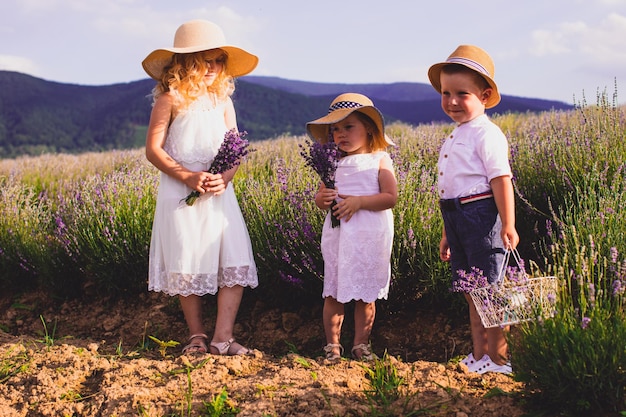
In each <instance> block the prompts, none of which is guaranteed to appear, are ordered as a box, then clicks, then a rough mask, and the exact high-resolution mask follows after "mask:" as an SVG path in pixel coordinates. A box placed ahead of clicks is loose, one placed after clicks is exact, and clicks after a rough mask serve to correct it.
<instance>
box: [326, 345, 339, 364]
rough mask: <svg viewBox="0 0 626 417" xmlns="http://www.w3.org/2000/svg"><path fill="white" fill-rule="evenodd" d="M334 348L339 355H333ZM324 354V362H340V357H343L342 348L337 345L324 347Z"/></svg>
mask: <svg viewBox="0 0 626 417" xmlns="http://www.w3.org/2000/svg"><path fill="white" fill-rule="evenodd" d="M336 348H339V354H337V353H335V349H336ZM324 352H325V353H326V360H329V361H331V362H336V361H338V360H340V359H341V355H343V346H341V345H340V344H339V343H329V344H327V345H326V346H324Z"/></svg>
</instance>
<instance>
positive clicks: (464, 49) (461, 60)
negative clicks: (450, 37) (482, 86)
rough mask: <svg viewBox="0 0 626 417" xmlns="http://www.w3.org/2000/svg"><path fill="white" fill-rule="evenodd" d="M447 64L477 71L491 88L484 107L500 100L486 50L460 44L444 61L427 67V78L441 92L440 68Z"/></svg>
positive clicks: (493, 70) (495, 103)
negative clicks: (491, 90)
mask: <svg viewBox="0 0 626 417" xmlns="http://www.w3.org/2000/svg"><path fill="white" fill-rule="evenodd" d="M449 64H459V65H463V66H466V67H467V68H470V69H472V70H474V71H476V72H477V73H479V74H480V75H481V76H482V77H483V78H484V79H485V80H486V81H487V83H489V86H490V87H491V88H492V89H493V92H492V93H491V97H489V100H488V101H487V103H486V104H485V107H486V108H488V109H490V108H492V107H495V106H496V105H497V104H498V103H499V102H500V93H499V92H498V86H497V85H496V82H495V81H494V80H493V77H494V74H495V67H494V65H493V60H492V59H491V57H490V56H489V54H488V53H487V52H485V51H484V50H483V49H481V48H479V47H478V46H474V45H461V46H459V47H458V48H456V49H455V50H454V52H452V54H450V56H449V57H448V59H447V60H446V62H440V63H438V64H435V65H433V66H431V67H430V68H429V69H428V78H429V79H430V83H431V84H432V85H433V87H435V90H437V91H438V92H439V94H441V78H440V76H441V69H442V68H443V67H444V66H446V65H449Z"/></svg>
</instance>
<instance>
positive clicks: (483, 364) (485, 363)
mask: <svg viewBox="0 0 626 417" xmlns="http://www.w3.org/2000/svg"><path fill="white" fill-rule="evenodd" d="M485 357H486V359H485ZM475 372H478V373H479V374H481V375H482V374H484V373H486V372H495V373H500V374H507V375H508V374H511V373H513V369H512V368H511V363H510V362H507V363H505V364H503V365H498V364H496V363H495V362H493V361H492V360H491V358H490V357H489V356H487V355H485V356H483V358H482V359H481V360H480V362H479V365H478V367H477V368H476V370H475Z"/></svg>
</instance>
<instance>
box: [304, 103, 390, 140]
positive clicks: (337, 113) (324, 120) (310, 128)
mask: <svg viewBox="0 0 626 417" xmlns="http://www.w3.org/2000/svg"><path fill="white" fill-rule="evenodd" d="M355 111H357V112H360V113H363V114H365V115H367V116H369V118H370V119H372V121H373V122H374V123H375V124H376V127H377V128H378V132H379V134H378V135H375V136H374V148H376V149H385V148H386V147H387V146H389V145H393V144H394V143H393V142H392V141H391V140H390V139H389V138H388V137H387V135H386V134H385V120H384V118H383V114H382V113H381V112H380V110H378V109H377V108H376V107H374V103H373V102H372V100H370V99H369V98H367V97H366V96H364V95H363V94H357V93H344V94H341V95H339V96H337V97H336V98H335V99H334V100H333V102H332V103H330V107H329V108H328V114H327V115H326V116H324V117H320V118H319V119H316V120H313V121H312V122H308V123H307V124H306V130H307V133H308V134H309V136H310V137H311V138H312V139H314V140H317V141H319V142H321V143H326V142H328V140H329V130H328V129H329V126H330V125H331V124H333V123H337V122H340V121H342V120H343V119H345V118H346V117H348V116H350V115H351V114H352V113H353V112H355Z"/></svg>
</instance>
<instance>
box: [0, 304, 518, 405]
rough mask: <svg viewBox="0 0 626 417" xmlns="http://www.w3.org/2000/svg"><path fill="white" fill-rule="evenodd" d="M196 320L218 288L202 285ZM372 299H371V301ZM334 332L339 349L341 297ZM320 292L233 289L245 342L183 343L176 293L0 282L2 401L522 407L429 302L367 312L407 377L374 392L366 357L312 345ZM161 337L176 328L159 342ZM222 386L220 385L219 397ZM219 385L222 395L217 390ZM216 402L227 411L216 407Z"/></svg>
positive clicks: (512, 389)
mask: <svg viewBox="0 0 626 417" xmlns="http://www.w3.org/2000/svg"><path fill="white" fill-rule="evenodd" d="M205 299H206V301H205V305H206V314H205V316H206V317H207V322H206V324H207V332H209V333H208V334H209V336H210V334H211V333H210V332H211V330H212V325H213V321H214V317H215V304H214V301H215V299H214V298H213V297H205ZM379 311H380V310H379ZM347 313H348V314H347V316H346V324H345V328H344V332H343V333H344V335H345V341H344V338H342V343H343V345H344V347H347V350H348V351H349V349H350V347H351V335H352V333H351V332H352V330H351V328H350V327H351V326H350V322H351V312H350V310H349V309H348V311H347ZM323 335H324V333H323V327H322V322H321V303H320V305H319V306H315V307H310V306H309V307H303V308H302V309H301V310H300V311H281V310H279V309H277V308H273V307H272V306H268V305H265V304H264V303H263V302H261V301H259V300H255V299H254V298H251V297H249V296H248V295H246V296H244V300H243V303H242V308H241V309H240V314H239V316H238V323H237V325H236V337H237V339H238V341H239V342H241V343H242V344H244V345H246V346H248V347H250V348H253V349H254V355H253V356H246V357H241V356H239V357H222V356H217V355H203V356H197V355H196V356H182V355H181V354H180V351H181V347H182V345H183V343H182V342H184V340H185V338H186V327H185V323H184V320H183V317H182V314H181V312H180V308H179V306H178V303H177V301H176V299H175V298H172V297H168V296H166V295H162V294H154V293H150V294H143V295H141V296H140V297H138V298H135V299H132V300H128V299H126V300H124V299H122V300H120V299H118V300H110V299H98V298H95V297H94V298H90V299H82V300H73V301H67V302H60V301H55V300H52V299H50V297H49V296H48V295H47V294H42V293H32V294H24V295H20V296H16V295H10V296H9V295H6V294H5V295H4V296H0V415H1V416H3V417H14V416H15V417H17V416H29V417H30V416H55V417H57V416H72V417H74V416H205V415H224V416H225V415H237V416H312V415H315V416H411V415H415V416H417V415H428V416H451V417H466V416H481V417H489V416H498V417H499V416H507V417H516V416H522V415H523V414H524V409H523V407H522V404H523V396H522V389H523V386H522V384H521V383H519V382H515V381H514V379H513V378H512V377H510V376H506V375H501V374H484V375H477V374H470V373H468V372H467V368H465V367H464V366H462V365H459V364H455V362H456V361H457V360H458V358H459V356H461V355H463V354H465V353H467V352H468V351H469V349H470V348H469V346H470V344H469V340H470V337H469V330H468V328H467V324H466V323H465V320H464V319H462V318H453V317H450V316H449V315H446V314H441V313H438V314H436V313H433V312H429V311H412V312H411V313H410V314H409V313H395V314H390V313H385V312H382V313H380V314H379V315H378V317H377V321H376V324H375V328H374V331H373V334H372V343H373V347H374V351H375V352H376V353H377V354H378V355H379V356H383V355H384V354H385V350H386V351H387V354H388V356H387V358H386V359H385V360H384V361H381V363H387V364H390V365H392V366H391V369H395V370H396V371H397V376H398V377H401V378H402V379H403V380H404V384H402V385H401V387H400V390H399V398H398V399H395V400H394V399H393V398H388V399H387V400H386V401H385V400H383V399H381V398H380V397H378V398H374V397H373V395H372V394H371V393H370V392H371V391H369V390H371V384H370V380H369V379H368V375H369V374H370V373H369V372H368V371H367V369H374V368H373V367H372V366H373V365H371V364H370V365H369V368H366V367H367V366H368V365H365V364H363V363H361V362H357V361H354V360H351V359H349V352H348V353H347V354H345V356H346V359H344V360H342V361H341V362H339V363H337V364H330V363H328V362H327V361H325V360H324V359H323V358H322V350H321V348H322V346H323V345H324V336H323ZM149 336H153V337H155V338H156V339H157V340H158V341H161V342H169V341H179V342H181V344H180V345H178V346H172V347H162V348H160V346H159V344H158V341H157V342H155V341H154V340H152V339H151V338H150V337H149ZM220 394H223V395H222V397H220ZM220 398H222V400H223V401H221V402H220V400H219V399H220ZM208 404H214V405H220V404H223V405H224V406H225V409H226V410H231V411H233V410H236V411H233V412H232V413H231V414H228V413H227V412H226V411H222V414H219V413H217V412H214V413H213V414H211V411H212V410H211V408H210V405H208Z"/></svg>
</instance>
